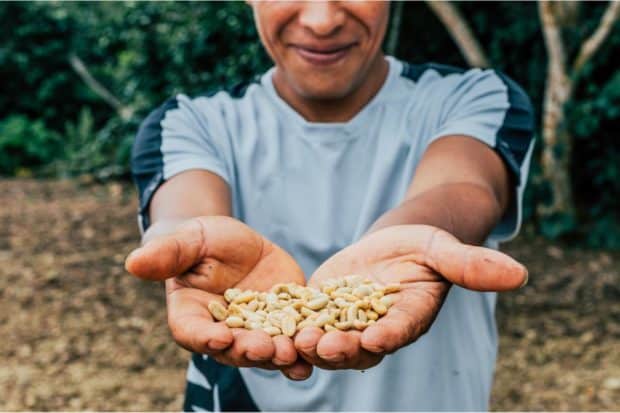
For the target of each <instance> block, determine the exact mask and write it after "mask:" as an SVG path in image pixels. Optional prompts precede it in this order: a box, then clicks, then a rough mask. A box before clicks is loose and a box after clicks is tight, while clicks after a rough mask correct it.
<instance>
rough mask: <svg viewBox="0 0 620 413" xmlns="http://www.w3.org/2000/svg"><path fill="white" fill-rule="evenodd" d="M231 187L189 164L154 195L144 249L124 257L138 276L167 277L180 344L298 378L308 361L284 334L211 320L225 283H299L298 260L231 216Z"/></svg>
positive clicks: (305, 371)
mask: <svg viewBox="0 0 620 413" xmlns="http://www.w3.org/2000/svg"><path fill="white" fill-rule="evenodd" d="M230 212H231V201H230V191H229V188H228V185H227V184H226V182H225V181H224V180H223V179H222V178H220V177H219V176H218V175H216V174H214V173H211V172H208V171H203V170H190V171H186V172H183V173H180V174H178V175H176V176H174V177H172V178H171V179H170V180H168V181H166V182H165V183H164V184H163V185H162V186H161V187H160V188H159V189H158V190H157V192H156V193H155V194H154V196H153V199H152V201H151V203H150V209H149V218H150V221H151V222H152V225H151V226H150V227H149V228H148V229H147V230H146V232H145V233H144V237H143V245H142V247H140V248H138V249H136V250H135V251H133V252H132V253H131V254H130V255H129V257H128V258H127V261H126V268H127V270H128V271H129V272H130V273H132V274H134V275H136V276H138V277H140V278H144V279H149V280H165V283H166V297H167V300H166V301H167V308H168V324H169V326H170V329H171V331H172V335H173V337H174V338H175V340H176V341H177V343H179V344H180V345H181V346H182V347H184V348H186V349H188V350H190V351H194V352H197V353H202V354H208V355H209V356H211V357H213V358H215V359H216V360H218V361H220V362H222V363H225V364H230V365H234V366H240V367H252V366H256V367H262V368H267V369H280V370H282V372H283V373H284V374H285V375H287V376H289V377H295V378H296V379H299V378H305V377H307V376H309V375H310V373H311V370H312V367H311V366H309V365H308V364H307V363H305V362H303V360H297V352H296V351H295V348H294V346H293V342H292V340H291V339H290V338H289V337H286V336H276V337H273V338H272V337H270V336H269V335H267V334H266V333H265V332H263V331H258V330H253V331H247V330H242V329H231V328H228V327H227V326H226V325H225V324H224V323H217V322H215V320H213V318H212V316H211V314H210V312H209V311H208V309H207V305H208V303H209V302H211V301H213V300H216V301H220V302H223V297H222V294H223V292H224V291H225V290H226V289H227V288H231V287H233V286H237V287H239V288H248V289H255V290H264V289H268V288H269V287H270V286H271V285H272V284H275V283H278V282H297V283H303V282H304V275H303V272H302V271H301V269H300V268H299V266H298V265H297V263H296V262H295V261H294V260H293V259H292V258H291V257H290V256H289V255H288V254H287V253H286V252H285V251H283V250H282V249H280V248H279V247H278V246H277V245H275V244H273V243H271V242H270V241H269V240H267V239H266V238H264V237H262V236H261V235H260V234H258V233H256V232H255V231H253V230H252V229H251V228H249V227H248V226H246V225H245V224H243V223H241V222H239V221H237V220H235V219H233V218H230V217H229V215H230Z"/></svg>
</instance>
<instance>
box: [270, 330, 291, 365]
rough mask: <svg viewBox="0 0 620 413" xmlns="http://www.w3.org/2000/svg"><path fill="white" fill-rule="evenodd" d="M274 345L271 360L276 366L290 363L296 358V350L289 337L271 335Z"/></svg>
mask: <svg viewBox="0 0 620 413" xmlns="http://www.w3.org/2000/svg"><path fill="white" fill-rule="evenodd" d="M273 345H274V347H275V351H274V356H273V359H272V360H271V361H272V362H273V364H275V365H276V366H287V365H292V364H293V363H295V361H296V360H297V350H295V344H294V343H293V340H291V338H290V337H287V336H284V335H279V336H275V337H273Z"/></svg>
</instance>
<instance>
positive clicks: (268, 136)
mask: <svg viewBox="0 0 620 413" xmlns="http://www.w3.org/2000/svg"><path fill="white" fill-rule="evenodd" d="M387 61H388V62H389V73H388V75H387V78H386V80H385V82H384V84H383V85H382V87H381V89H380V90H379V91H378V93H377V94H376V95H375V96H374V97H373V98H372V99H371V101H370V102H368V103H367V104H366V105H365V106H364V107H363V108H362V109H361V110H360V111H359V113H357V114H356V115H355V116H354V117H353V118H352V119H351V120H349V121H347V122H341V123H317V122H309V121H307V120H305V119H304V118H303V117H302V116H301V115H300V114H299V113H297V112H296V111H295V110H294V109H292V108H291V107H290V106H289V105H288V104H287V103H286V102H285V101H284V100H283V99H282V98H281V97H280V96H279V95H278V93H277V91H276V90H275V89H274V86H273V82H272V76H273V72H274V69H273V68H272V69H271V70H269V71H268V72H266V73H265V74H263V75H262V76H260V77H257V78H256V79H255V80H254V81H252V82H248V83H246V84H244V85H240V86H237V87H235V88H233V89H230V90H222V91H219V92H217V93H210V94H206V95H201V96H196V97H188V96H186V95H184V94H179V95H177V96H175V97H174V98H172V99H170V100H169V101H167V102H166V103H165V104H164V105H163V106H161V107H160V108H159V109H157V110H155V111H154V112H153V113H151V114H150V115H149V116H148V118H147V119H146V120H145V121H144V123H143V124H142V126H141V128H140V131H139V133H138V136H137V138H136V142H135V145H134V150H133V158H132V170H133V174H134V179H135V182H136V184H137V186H138V189H139V193H140V200H141V202H140V220H141V222H142V225H143V227H146V226H148V216H147V210H148V204H149V201H150V199H151V197H152V195H153V193H154V192H155V191H156V190H157V188H158V186H159V185H160V184H161V183H162V182H164V181H165V180H167V179H169V178H171V177H173V176H174V175H176V174H179V173H181V172H183V171H187V170H190V169H203V170H208V171H211V172H214V173H216V174H217V175H219V176H220V177H222V178H223V179H224V180H225V181H226V182H227V183H228V185H229V186H230V190H231V194H232V203H233V214H234V216H235V217H236V218H237V219H239V220H241V221H243V222H245V223H247V224H248V225H249V226H251V227H252V228H254V229H255V230H257V231H258V232H260V233H261V234H263V235H264V236H266V237H267V238H268V239H270V240H272V241H273V242H275V243H276V244H278V245H279V246H281V247H282V248H284V249H285V250H286V251H287V252H288V253H290V254H291V255H292V256H293V257H294V258H295V259H296V260H297V262H298V263H299V264H300V266H301V267H302V269H303V270H304V272H305V274H306V276H307V277H309V276H310V275H311V274H312V272H313V271H314V270H315V269H316V268H317V267H318V266H319V265H320V264H321V263H322V262H323V261H325V260H326V259H327V258H329V257H330V256H331V255H333V254H334V253H336V252H337V251H339V250H341V249H343V248H345V247H346V246H348V245H350V244H352V243H354V242H355V241H356V240H358V239H359V238H360V237H361V236H362V235H363V234H364V233H365V232H366V231H367V230H368V228H369V227H370V226H371V225H372V224H373V222H374V221H375V220H376V219H377V218H379V216H381V215H382V214H383V213H384V212H386V211H388V210H389V209H391V208H394V207H396V206H397V205H398V204H399V203H400V202H401V201H402V200H403V196H404V194H405V192H406V190H407V188H408V186H409V184H410V183H411V180H412V177H413V175H414V172H415V170H416V166H417V165H418V163H419V162H420V159H421V157H422V155H423V154H424V152H425V150H426V148H427V147H428V146H429V144H430V143H431V142H433V141H435V140H437V139H441V138H442V137H444V136H448V135H468V136H471V137H473V138H475V139H479V140H480V141H482V142H484V143H486V144H487V145H489V146H490V147H492V148H494V149H495V150H496V151H497V152H498V153H499V154H500V155H501V157H502V159H503V160H504V161H505V163H506V165H507V166H508V168H509V170H510V171H511V173H512V175H513V178H514V179H512V181H513V182H514V193H515V196H514V197H513V201H512V205H510V207H509V208H508V211H507V212H506V214H505V215H504V216H503V218H502V219H501V222H499V223H498V225H497V226H496V227H495V228H494V230H493V232H492V234H491V235H490V237H489V239H488V240H487V245H490V246H496V245H497V243H498V242H500V241H505V240H508V239H510V238H511V237H513V236H514V235H515V234H516V233H517V231H518V229H519V225H520V220H521V200H522V197H523V190H524V187H525V183H526V179H527V173H528V168H529V161H530V157H531V153H532V148H533V132H532V130H533V114H532V107H531V104H530V101H529V99H528V97H527V95H526V94H525V93H524V92H523V90H522V89H521V88H520V87H519V86H518V85H517V84H515V83H514V82H513V81H512V80H510V79H509V78H508V77H506V76H505V75H503V74H502V73H500V72H497V71H494V70H480V69H471V70H460V69H457V68H453V67H449V66H445V65H438V64H421V65H414V64H408V63H405V62H402V61H399V60H397V59H395V58H392V57H387ZM472 213H475V211H472ZM495 298H496V295H495V294H493V293H480V292H474V291H468V290H465V289H462V288H458V287H453V288H452V289H451V290H450V292H449V294H448V297H447V299H446V301H445V303H444V305H443V307H442V308H441V310H440V312H439V315H438V317H437V319H436V320H435V322H434V324H433V325H432V327H431V328H430V330H429V331H428V332H427V333H426V334H425V335H424V336H423V337H421V338H420V339H419V340H418V341H416V342H415V343H413V344H411V345H408V346H406V347H404V348H401V349H400V350H398V351H396V352H395V353H393V354H391V355H388V356H386V357H385V358H384V359H383V361H382V362H381V363H380V364H378V365H377V366H375V367H373V368H371V369H368V370H366V371H364V372H362V371H357V370H340V371H326V370H321V369H317V368H315V369H314V372H313V374H312V376H311V377H310V378H309V379H307V380H305V381H300V382H296V381H291V380H289V379H287V378H285V377H284V376H283V375H282V374H281V373H280V372H278V371H266V370H262V369H256V368H241V369H237V368H234V367H229V366H223V365H220V364H218V363H217V362H215V360H212V359H210V358H208V357H206V356H202V355H198V354H195V355H193V357H192V360H191V361H190V365H189V369H188V374H187V380H188V384H187V394H186V404H185V408H186V409H187V410H220V409H222V410H245V409H260V410H484V409H487V407H488V400H489V394H490V391H491V384H492V379H493V370H494V365H495V357H496V352H497V332H496V325H495V320H494V308H495Z"/></svg>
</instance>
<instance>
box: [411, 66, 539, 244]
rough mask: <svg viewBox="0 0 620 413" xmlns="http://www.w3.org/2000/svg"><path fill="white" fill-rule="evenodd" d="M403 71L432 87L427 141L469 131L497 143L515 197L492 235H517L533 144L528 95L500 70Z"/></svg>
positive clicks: (437, 68) (503, 238) (422, 68)
mask: <svg viewBox="0 0 620 413" xmlns="http://www.w3.org/2000/svg"><path fill="white" fill-rule="evenodd" d="M403 76H405V77H408V78H410V79H411V80H414V81H415V82H416V83H418V85H421V87H426V88H428V90H432V93H430V94H429V96H431V98H430V100H429V102H428V104H429V105H432V107H433V108H436V109H435V114H436V117H435V118H434V120H433V121H434V122H435V124H434V125H433V128H434V130H433V132H432V134H431V136H429V137H428V141H427V142H426V144H427V145H430V144H431V143H432V142H434V141H435V140H437V139H441V138H442V137H445V136H453V135H466V136H471V137H473V138H475V139H478V140H480V141H482V142H484V143H486V144H487V145H489V146H490V147H492V148H493V149H494V150H495V151H496V152H497V153H498V155H499V156H500V157H501V158H502V160H503V161H504V164H505V165H506V167H507V169H508V171H509V172H510V174H511V176H512V178H513V179H512V185H513V193H514V196H513V197H512V202H511V204H510V205H509V206H508V210H507V211H506V213H505V215H504V216H503V217H502V219H501V221H500V222H499V223H498V225H497V226H496V227H495V228H494V229H493V232H492V234H491V239H492V240H495V241H506V240H508V239H511V238H512V237H514V236H515V235H516V234H517V232H518V229H519V227H520V223H521V215H522V213H521V211H522V199H523V193H524V189H525V184H526V182H527V176H528V172H529V164H530V158H531V154H532V151H533V147H534V111H533V108H532V104H531V102H530V99H529V97H528V96H527V94H526V93H525V92H524V91H523V89H522V88H521V87H520V86H519V85H518V84H517V83H516V82H514V81H513V80H512V79H510V78H509V77H508V76H506V75H504V74H503V73H501V72H498V71H495V70H480V69H470V70H463V69H459V68H454V67H451V66H446V65H438V64H425V65H405V67H404V69H403Z"/></svg>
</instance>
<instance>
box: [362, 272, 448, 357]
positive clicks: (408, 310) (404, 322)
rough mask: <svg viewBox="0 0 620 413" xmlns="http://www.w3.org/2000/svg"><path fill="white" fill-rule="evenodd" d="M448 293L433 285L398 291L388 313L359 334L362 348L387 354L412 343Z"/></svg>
mask: <svg viewBox="0 0 620 413" xmlns="http://www.w3.org/2000/svg"><path fill="white" fill-rule="evenodd" d="M435 284H437V285H436V286H435ZM447 290H448V289H447V287H446V286H445V285H443V284H441V283H434V284H432V285H425V286H422V287H418V288H416V289H408V290H406V291H401V292H400V293H398V294H397V298H396V299H397V301H396V303H394V305H393V306H392V307H390V309H389V310H388V312H387V314H386V315H385V316H383V317H382V318H380V319H379V320H378V321H377V322H376V323H374V324H373V325H371V326H369V327H367V328H366V329H365V330H364V331H363V332H362V335H361V346H362V347H363V348H364V349H366V350H368V351H370V352H372V353H376V354H388V353H392V352H394V351H396V350H398V349H399V348H401V347H403V346H406V345H408V344H410V343H412V342H414V341H415V340H417V339H418V338H419V337H420V336H421V335H422V334H424V333H425V332H426V331H427V330H428V328H429V327H430V326H431V324H432V322H433V321H434V320H435V317H436V316H437V313H438V312H439V309H440V308H441V305H442V303H443V299H444V297H445V295H446V294H447Z"/></svg>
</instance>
